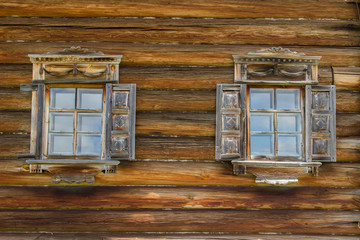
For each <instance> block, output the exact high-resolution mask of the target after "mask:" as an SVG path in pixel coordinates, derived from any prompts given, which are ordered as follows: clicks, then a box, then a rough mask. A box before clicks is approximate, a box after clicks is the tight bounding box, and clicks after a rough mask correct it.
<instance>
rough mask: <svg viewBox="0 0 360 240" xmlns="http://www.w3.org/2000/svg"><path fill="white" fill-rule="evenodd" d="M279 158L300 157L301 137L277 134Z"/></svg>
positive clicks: (298, 135)
mask: <svg viewBox="0 0 360 240" xmlns="http://www.w3.org/2000/svg"><path fill="white" fill-rule="evenodd" d="M278 155H279V156H300V155H301V135H300V134H279V135H278Z"/></svg>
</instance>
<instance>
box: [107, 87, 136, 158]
mask: <svg viewBox="0 0 360 240" xmlns="http://www.w3.org/2000/svg"><path fill="white" fill-rule="evenodd" d="M108 98H110V100H111V103H110V104H109V105H110V106H109V109H111V111H109V112H110V113H108V112H107V114H106V115H107V119H108V122H109V124H108V129H107V135H108V136H109V135H110V137H108V140H107V152H108V153H109V154H110V156H111V157H112V158H118V159H134V158H135V115H136V84H107V99H108ZM107 101H108V100H107ZM108 114H109V115H108ZM109 132H110V134H109Z"/></svg>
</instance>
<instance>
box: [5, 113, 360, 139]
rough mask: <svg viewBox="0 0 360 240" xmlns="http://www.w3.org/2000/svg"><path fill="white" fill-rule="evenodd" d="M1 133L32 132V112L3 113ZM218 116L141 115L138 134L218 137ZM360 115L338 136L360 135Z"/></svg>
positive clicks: (345, 122) (343, 124) (342, 124)
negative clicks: (216, 125)
mask: <svg viewBox="0 0 360 240" xmlns="http://www.w3.org/2000/svg"><path fill="white" fill-rule="evenodd" d="M0 115H1V118H0V132H3V133H6V134H14V133H23V134H27V133H29V132H30V124H31V115H30V112H29V111H16V112H13V111H3V112H1V111H0ZM215 117H216V116H215V113H214V112H206V113H196V112H183V113H178V112H138V113H137V115H136V134H137V135H142V136H208V137H213V136H215V124H216V123H215ZM359 125H360V114H358V113H338V114H337V115H336V136H337V137H349V136H360V128H358V126H359Z"/></svg>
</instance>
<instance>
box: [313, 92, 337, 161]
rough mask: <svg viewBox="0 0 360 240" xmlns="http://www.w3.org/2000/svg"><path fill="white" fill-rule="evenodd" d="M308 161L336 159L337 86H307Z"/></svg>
mask: <svg viewBox="0 0 360 240" xmlns="http://www.w3.org/2000/svg"><path fill="white" fill-rule="evenodd" d="M306 131H307V132H306V161H321V162H335V161H336V88H335V86H334V85H324V86H310V85H308V86H306Z"/></svg>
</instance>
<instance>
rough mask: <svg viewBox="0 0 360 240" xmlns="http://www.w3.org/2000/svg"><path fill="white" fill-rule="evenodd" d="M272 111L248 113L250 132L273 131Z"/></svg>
mask: <svg viewBox="0 0 360 240" xmlns="http://www.w3.org/2000/svg"><path fill="white" fill-rule="evenodd" d="M273 126H274V118H273V113H250V131H251V132H273V131H274V127H273Z"/></svg>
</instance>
